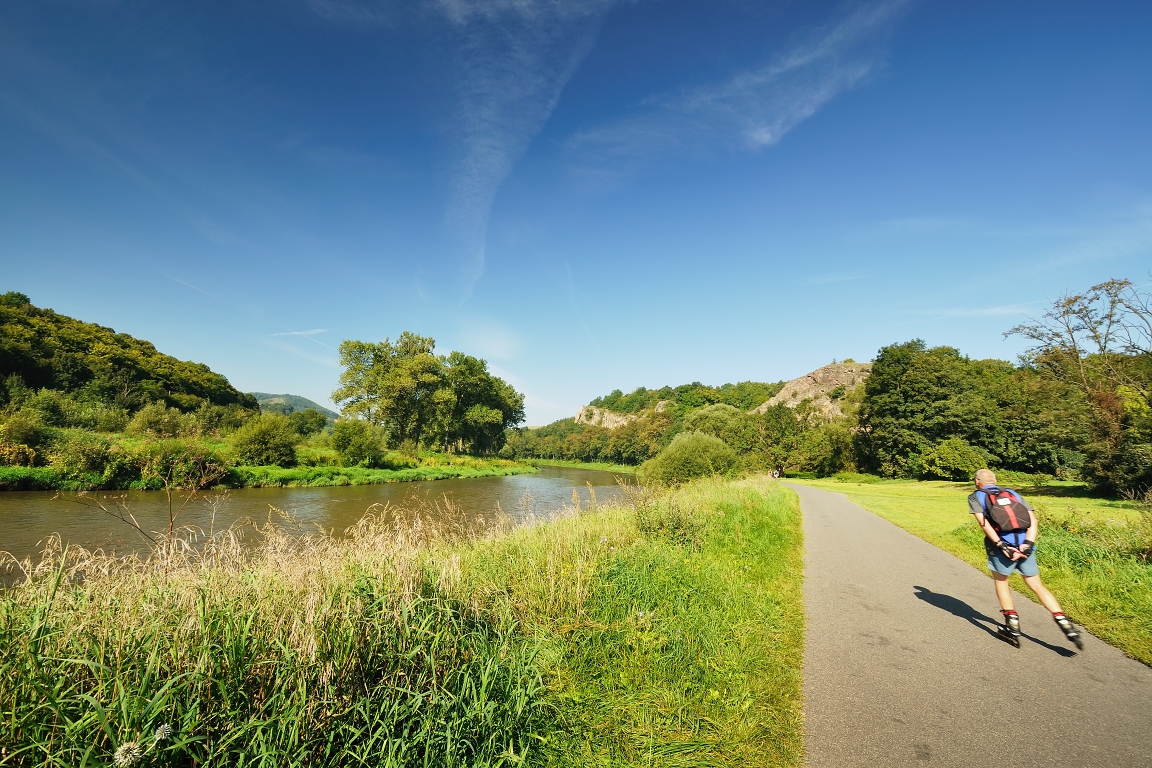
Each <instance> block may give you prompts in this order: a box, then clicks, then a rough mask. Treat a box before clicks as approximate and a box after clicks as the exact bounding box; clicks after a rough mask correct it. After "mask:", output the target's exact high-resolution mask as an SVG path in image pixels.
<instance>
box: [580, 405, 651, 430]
mask: <svg viewBox="0 0 1152 768" xmlns="http://www.w3.org/2000/svg"><path fill="white" fill-rule="evenodd" d="M667 407H668V401H667V400H661V401H660V402H658V403H656V407H655V408H653V409H652V410H654V411H655V412H656V413H663V412H664V409H665V408H667ZM638 418H640V415H638V414H635V413H617V412H616V411H610V410H608V409H607V408H597V407H596V406H594V405H582V406H580V410H578V411H576V419H575V421H576V423H577V424H588V425H590V426H593V427H604V428H605V429H616V428H617V427H622V426H624V425H625V424H629V423H631V422H633V421H636V419H638Z"/></svg>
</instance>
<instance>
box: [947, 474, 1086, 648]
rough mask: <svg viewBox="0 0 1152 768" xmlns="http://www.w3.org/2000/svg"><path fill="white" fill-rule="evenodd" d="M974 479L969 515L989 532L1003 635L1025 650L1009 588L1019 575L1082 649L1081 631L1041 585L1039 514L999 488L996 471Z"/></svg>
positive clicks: (987, 544)
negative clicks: (1038, 559)
mask: <svg viewBox="0 0 1152 768" xmlns="http://www.w3.org/2000/svg"><path fill="white" fill-rule="evenodd" d="M975 479H976V490H975V492H973V493H972V495H970V496H969V497H968V511H969V512H971V513H972V514H973V515H974V516H975V517H976V524H977V525H979V526H980V529H981V530H983V531H984V549H985V550H986V551H987V552H988V570H990V571H992V578H993V579H995V580H996V597H997V598H998V599H999V600H1000V609H1001V610H1000V613H1002V614H1004V626H1002V627H1001V628H1000V635H1001V636H1002V637H1003V638H1004V639H1006V640H1007V641H1008V642H1010V643H1012V644H1013V645H1015V646H1016V647H1017V648H1019V647H1020V617H1019V615H1017V613H1016V607H1015V603H1014V602H1013V601H1012V589H1011V587H1009V586H1008V577H1009V576H1011V575H1012V574H1013V573H1019V574H1020V575H1021V576H1023V577H1024V583H1025V584H1027V585H1028V589H1030V590H1032V591H1033V592H1034V593H1035V594H1036V597H1037V599H1039V600H1040V604H1041V605H1043V606H1044V607H1045V608H1047V609H1048V610H1049V611H1051V612H1052V618H1053V620H1055V622H1056V625H1057V626H1059V627H1060V630H1061V631H1062V632H1063V633H1064V636H1065V637H1067V638H1068V639H1069V640H1071V641H1072V642H1073V643H1075V644H1076V647H1077V648H1083V647H1084V644H1083V642H1082V641H1081V640H1080V632H1079V631H1078V630H1077V629H1076V627H1075V626H1074V625H1073V624H1072V622H1071V621H1069V620H1068V617H1067V616H1065V615H1064V612H1063V611H1061V610H1060V603H1058V602H1056V597H1055V596H1054V595H1053V594H1052V593H1051V592H1050V591H1049V590H1048V588H1047V587H1045V586H1044V584H1043V583H1042V582H1041V581H1040V569H1039V567H1037V565H1036V533H1037V530H1038V524H1037V520H1036V511H1035V510H1034V509H1032V506H1031V505H1030V504H1029V503H1028V502H1026V501H1024V499H1023V497H1021V496H1020V494H1018V493H1016V491H1013V490H1011V489H1009V488H1001V487H1000V486H998V485H996V474H995V473H994V472H993V471H992V470H990V469H981V470H978V471H977V472H976V478H975Z"/></svg>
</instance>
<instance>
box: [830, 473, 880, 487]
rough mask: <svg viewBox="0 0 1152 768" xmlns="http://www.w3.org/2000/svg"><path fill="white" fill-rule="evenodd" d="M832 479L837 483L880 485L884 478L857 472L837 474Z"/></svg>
mask: <svg viewBox="0 0 1152 768" xmlns="http://www.w3.org/2000/svg"><path fill="white" fill-rule="evenodd" d="M832 479H833V480H835V481H836V482H838V483H862V484H871V483H882V482H884V478H882V477H880V476H879V475H869V474H860V473H857V472H837V473H836V474H834V475H833V476H832Z"/></svg>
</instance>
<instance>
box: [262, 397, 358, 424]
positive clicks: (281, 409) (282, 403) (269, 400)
mask: <svg viewBox="0 0 1152 768" xmlns="http://www.w3.org/2000/svg"><path fill="white" fill-rule="evenodd" d="M248 394H250V395H251V396H252V397H254V398H256V402H257V403H259V404H260V410H262V411H275V412H277V413H283V414H289V413H294V412H295V411H306V410H308V409H309V408H313V409H315V410H317V411H320V413H322V414H324V415H325V416H327V417H328V418H330V419H336V418H339V417H340V414H338V413H336V412H335V411H332V410H329V409H328V408H325V407H324V406H322V405H320V404H319V403H316V402H313V401H312V400H309V399H308V398H306V397H301V396H300V395H272V394H269V393H268V392H249V393H248ZM270 406H271V407H270Z"/></svg>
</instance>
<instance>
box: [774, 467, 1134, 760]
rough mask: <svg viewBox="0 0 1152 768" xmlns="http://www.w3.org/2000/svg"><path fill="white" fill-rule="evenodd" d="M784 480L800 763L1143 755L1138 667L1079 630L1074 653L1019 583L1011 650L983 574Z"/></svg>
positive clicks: (837, 500)
mask: <svg viewBox="0 0 1152 768" xmlns="http://www.w3.org/2000/svg"><path fill="white" fill-rule="evenodd" d="M790 487H792V488H793V489H794V490H795V491H796V492H797V493H798V494H799V495H800V504H801V508H802V510H803V512H804V536H805V548H806V554H805V568H806V571H805V573H806V576H805V586H804V599H805V604H806V611H807V619H808V630H807V646H806V649H805V653H804V701H805V704H804V713H805V737H804V739H805V741H804V743H805V751H806V754H807V764H808V765H809V766H813V767H814V768H815V767H817V766H835V767H836V768H846V767H847V766H857V765H860V766H894V767H895V766H905V765H907V766H924V765H934V766H973V765H989V766H1006V767H1010V768H1023V767H1025V766H1044V767H1048V766H1062V767H1063V766H1111V767H1112V768H1120V767H1121V766H1141V767H1142V768H1146V767H1148V766H1152V669H1149V668H1148V667H1146V666H1144V665H1143V664H1141V663H1139V662H1137V661H1133V660H1132V659H1129V658H1128V657H1126V656H1125V655H1124V654H1123V653H1121V652H1120V651H1118V650H1116V649H1115V648H1113V647H1111V646H1109V645H1106V644H1105V643H1103V642H1101V641H1099V640H1097V639H1096V638H1094V637H1092V636H1090V635H1088V634H1087V633H1084V650H1083V652H1080V653H1077V652H1076V649H1075V646H1073V645H1072V644H1071V643H1069V642H1068V641H1067V640H1066V639H1065V637H1064V635H1063V633H1062V632H1060V630H1059V628H1057V627H1056V625H1055V624H1054V623H1053V621H1052V616H1051V614H1049V613H1048V612H1047V611H1046V610H1045V609H1044V608H1043V607H1041V606H1040V605H1038V604H1036V603H1033V602H1032V601H1031V600H1029V599H1027V598H1024V597H1022V596H1017V599H1016V610H1017V611H1019V612H1020V621H1021V625H1022V630H1023V632H1024V637H1023V638H1022V640H1023V642H1022V647H1021V648H1019V649H1016V648H1013V647H1012V646H1011V645H1009V644H1007V643H1005V642H1004V641H1003V640H1001V639H999V638H998V637H997V635H996V626H997V625H998V623H999V621H1000V609H999V604H998V603H997V602H996V596H995V594H994V593H993V591H992V581H991V579H990V578H988V577H987V576H986V575H984V574H983V573H981V572H980V571H979V570H977V569H974V568H973V567H972V566H970V565H968V564H967V563H964V562H963V561H961V560H958V559H957V558H955V557H953V556H952V555H949V554H947V553H945V552H942V551H941V550H939V549H937V548H935V547H933V546H932V545H931V544H928V543H926V542H924V541H922V540H921V539H918V538H916V537H915V536H913V535H912V534H910V533H907V532H906V531H904V530H902V529H900V528H897V527H896V526H895V525H892V524H891V523H889V522H888V521H886V520H884V519H882V518H880V517H877V516H876V515H874V514H872V513H871V512H868V511H867V510H865V509H863V508H862V507H859V506H857V505H856V504H853V503H852V502H850V501H848V498H847V497H846V496H844V495H843V494H839V493H830V492H827V491H821V490H816V489H814V488H808V487H805V486H801V485H792V486H790ZM961 504H962V503H961ZM962 514H964V508H963V506H961V507H960V508H959V509H958V512H957V516H958V518H959V519H963V518H962V517H960V515H962ZM1042 536H1043V530H1041V537H1042ZM1041 542H1042V539H1041ZM1038 554H1039V557H1040V569H1041V570H1040V575H1041V578H1043V575H1044V560H1043V556H1044V552H1043V548H1041V549H1040V551H1039V553H1038ZM1056 597H1057V599H1059V597H1060V595H1059V594H1057V595H1056ZM1073 618H1074V617H1073Z"/></svg>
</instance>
